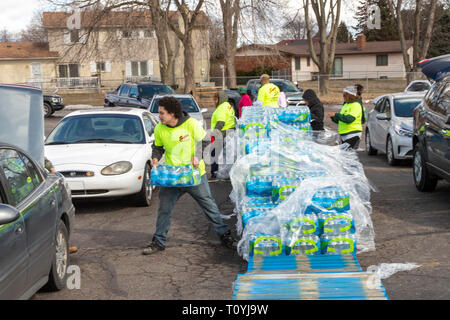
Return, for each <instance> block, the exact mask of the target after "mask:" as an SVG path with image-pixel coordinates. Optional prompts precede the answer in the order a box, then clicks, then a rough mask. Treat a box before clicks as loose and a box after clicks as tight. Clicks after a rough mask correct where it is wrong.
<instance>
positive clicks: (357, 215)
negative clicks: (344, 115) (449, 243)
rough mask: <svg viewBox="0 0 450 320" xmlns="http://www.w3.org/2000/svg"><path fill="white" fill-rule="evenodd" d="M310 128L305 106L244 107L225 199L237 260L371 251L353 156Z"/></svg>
mask: <svg viewBox="0 0 450 320" xmlns="http://www.w3.org/2000/svg"><path fill="white" fill-rule="evenodd" d="M309 122H310V115H309V109H308V107H306V106H298V107H288V108H265V107H246V108H245V111H244V113H243V116H242V117H241V119H240V120H239V128H240V134H239V138H238V144H239V145H240V147H241V151H242V152H240V153H239V155H238V159H237V160H236V162H235V164H234V165H233V167H232V169H231V172H230V178H231V183H232V186H233V191H232V193H231V195H230V198H231V199H232V201H233V202H234V204H235V212H236V213H237V216H238V222H237V230H238V233H240V234H241V240H240V241H239V244H238V253H239V254H240V255H242V256H243V257H244V259H248V257H249V256H251V255H269V256H274V255H298V254H300V255H305V254H353V253H356V252H365V251H369V250H374V249H375V244H374V231H373V225H372V220H371V218H370V214H371V212H372V208H371V205H370V192H371V189H373V188H372V187H371V185H370V183H369V181H368V180H367V178H366V176H365V174H364V170H363V167H362V165H361V163H360V162H359V159H358V156H357V155H356V153H355V152H354V151H352V150H349V149H347V147H346V146H342V145H336V144H335V138H336V136H337V134H333V133H330V132H313V131H311V130H310V126H309ZM255 123H258V124H257V125H256V124H255ZM250 124H251V125H250ZM299 127H304V128H308V129H307V130H306V131H303V130H298V129H297V128H299Z"/></svg>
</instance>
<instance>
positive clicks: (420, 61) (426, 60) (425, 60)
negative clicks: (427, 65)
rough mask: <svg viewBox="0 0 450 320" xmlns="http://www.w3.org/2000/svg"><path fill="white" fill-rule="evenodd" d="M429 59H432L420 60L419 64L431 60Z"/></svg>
mask: <svg viewBox="0 0 450 320" xmlns="http://www.w3.org/2000/svg"><path fill="white" fill-rule="evenodd" d="M429 60H430V59H424V60H422V61H420V62H419V64H422V63H424V62H427V61H429Z"/></svg>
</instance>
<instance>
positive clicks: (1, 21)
mask: <svg viewBox="0 0 450 320" xmlns="http://www.w3.org/2000/svg"><path fill="white" fill-rule="evenodd" d="M285 1H286V3H287V4H288V5H289V6H291V7H292V8H295V7H299V5H300V4H301V0H285ZM342 2H343V8H342V14H341V20H343V21H345V22H346V23H347V25H348V26H350V25H353V24H354V23H355V20H354V19H353V16H354V8H355V4H356V3H358V1H357V0H343V1H342ZM42 9H46V10H49V6H48V4H46V2H45V0H0V30H3V29H7V30H8V31H10V32H13V33H16V32H19V31H21V30H22V29H24V28H26V26H27V25H28V24H29V23H30V21H31V19H32V18H33V14H34V13H35V12H36V11H38V10H42Z"/></svg>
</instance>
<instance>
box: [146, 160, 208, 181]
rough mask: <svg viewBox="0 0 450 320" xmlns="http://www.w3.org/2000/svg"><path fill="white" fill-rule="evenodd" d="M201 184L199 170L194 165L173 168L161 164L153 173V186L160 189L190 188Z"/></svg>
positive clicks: (154, 168)
mask: <svg viewBox="0 0 450 320" xmlns="http://www.w3.org/2000/svg"><path fill="white" fill-rule="evenodd" d="M200 183H201V176H200V172H199V170H198V169H195V168H194V167H193V166H192V165H186V166H172V165H167V164H159V165H157V166H154V167H153V168H152V171H151V185H152V186H160V187H189V186H196V185H199V184H200Z"/></svg>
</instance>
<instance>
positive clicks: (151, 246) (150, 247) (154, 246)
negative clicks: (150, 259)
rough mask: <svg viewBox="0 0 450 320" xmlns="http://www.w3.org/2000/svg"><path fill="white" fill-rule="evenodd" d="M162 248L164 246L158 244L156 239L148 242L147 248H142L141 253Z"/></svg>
mask: <svg viewBox="0 0 450 320" xmlns="http://www.w3.org/2000/svg"><path fill="white" fill-rule="evenodd" d="M164 249H166V248H165V247H164V246H162V245H160V244H159V243H158V242H157V241H152V243H150V244H149V245H148V247H147V248H145V249H144V250H142V254H143V255H149V254H152V253H155V252H158V251H163V250H164Z"/></svg>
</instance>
